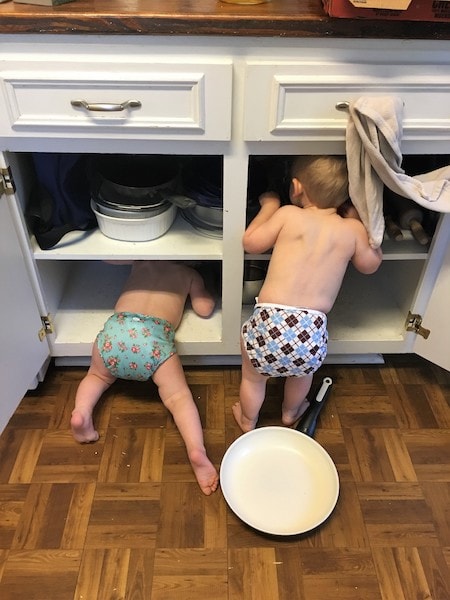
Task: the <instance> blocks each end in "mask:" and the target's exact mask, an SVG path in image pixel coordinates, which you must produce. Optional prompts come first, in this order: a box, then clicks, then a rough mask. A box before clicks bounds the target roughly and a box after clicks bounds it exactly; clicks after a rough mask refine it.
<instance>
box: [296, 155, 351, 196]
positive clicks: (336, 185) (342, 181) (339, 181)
mask: <svg viewBox="0 0 450 600" xmlns="http://www.w3.org/2000/svg"><path fill="white" fill-rule="evenodd" d="M291 175H292V184H291V192H290V196H291V202H292V203H293V204H301V201H300V196H301V193H302V192H304V193H305V194H306V196H307V197H308V199H309V201H310V202H311V203H312V204H314V205H315V206H317V207H318V208H338V207H339V206H341V204H343V203H344V202H345V201H346V200H347V199H348V172H347V162H346V160H345V158H344V157H342V156H299V157H297V158H296V159H295V160H294V163H293V165H292V169H291ZM295 180H297V183H300V186H298V185H297V184H296V181H295ZM296 200H297V201H296Z"/></svg>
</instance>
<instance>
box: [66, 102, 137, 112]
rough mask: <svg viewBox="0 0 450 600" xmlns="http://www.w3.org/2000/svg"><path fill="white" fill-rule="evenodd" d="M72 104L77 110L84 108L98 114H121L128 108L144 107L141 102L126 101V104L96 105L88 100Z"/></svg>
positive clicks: (98, 103) (96, 103)
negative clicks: (120, 112)
mask: <svg viewBox="0 0 450 600" xmlns="http://www.w3.org/2000/svg"><path fill="white" fill-rule="evenodd" d="M70 104H71V105H72V106H75V107H77V108H80V107H83V108H85V109H86V110H89V111H96V112H119V111H121V110H125V109H126V108H141V106H142V104H141V103H140V102H139V100H125V102H122V103H121V104H109V103H107V102H95V103H94V104H89V102H86V100H71V101H70Z"/></svg>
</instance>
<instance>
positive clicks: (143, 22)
mask: <svg viewBox="0 0 450 600" xmlns="http://www.w3.org/2000/svg"><path fill="white" fill-rule="evenodd" d="M8 33H10V34H17V33H28V34H34V33H39V34H45V33H51V34H122V35H124V34H129V35H152V36H155V35H197V36H205V35H214V36H222V35H225V36H258V37H260V36H268V37H293V38H295V37H298V38H302V37H325V38H375V39H377V38H378V39H387V38H399V39H441V40H442V39H444V40H450V23H442V22H441V23H424V22H419V21H402V22H400V21H381V20H380V21H371V20H366V19H337V18H331V17H328V16H327V15H326V14H325V13H324V11H323V8H322V3H321V0H272V1H271V2H269V3H266V4H258V5H232V4H226V3H223V2H221V1H220V0H76V1H75V2H69V3H67V4H62V5H60V6H56V7H43V6H36V5H31V4H18V3H17V4H16V3H14V2H6V3H3V4H0V34H8Z"/></svg>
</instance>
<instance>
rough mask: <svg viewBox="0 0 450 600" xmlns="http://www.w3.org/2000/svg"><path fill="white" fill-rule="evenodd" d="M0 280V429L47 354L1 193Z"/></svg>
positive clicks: (39, 321) (24, 270)
mask: <svg viewBox="0 0 450 600" xmlns="http://www.w3.org/2000/svg"><path fill="white" fill-rule="evenodd" d="M0 281H1V288H0V314H1V315H2V327H1V328H0V346H1V349H2V350H1V360H0V381H1V386H2V391H1V398H0V432H1V431H3V429H4V427H5V425H6V424H7V423H8V421H9V419H10V417H11V415H12V414H13V412H14V410H15V409H16V407H17V406H18V404H19V402H20V400H21V399H22V398H23V396H24V395H25V393H26V391H27V390H28V389H29V388H30V387H34V382H35V379H36V376H37V374H38V373H39V371H40V370H41V368H42V367H43V365H44V363H45V362H46V360H47V357H48V355H49V348H48V343H47V341H46V340H45V339H44V340H43V341H40V339H39V331H40V329H41V328H42V323H41V318H40V314H39V311H38V308H37V304H36V301H35V296H34V293H33V289H32V287H31V283H30V279H29V276H28V271H27V268H26V264H25V260H24V256H23V254H22V250H21V247H20V243H19V240H18V238H17V234H16V230H15V227H14V222H13V219H12V215H11V212H10V207H9V205H8V201H7V199H6V197H5V196H2V197H1V198H0Z"/></svg>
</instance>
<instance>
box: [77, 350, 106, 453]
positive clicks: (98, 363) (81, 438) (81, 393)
mask: <svg viewBox="0 0 450 600" xmlns="http://www.w3.org/2000/svg"><path fill="white" fill-rule="evenodd" d="M114 381H115V377H113V376H112V375H111V374H110V373H109V371H108V370H107V369H106V367H105V365H104V364H103V360H102V359H101V357H100V354H99V352H98V349H97V346H96V345H95V344H94V347H93V350H92V361H91V366H90V367H89V371H88V373H87V375H86V376H85V377H84V379H82V381H81V383H80V385H79V386H78V389H77V393H76V396H75V408H74V409H73V411H72V417H71V419H70V426H71V428H72V434H73V437H74V438H75V439H76V441H77V442H81V443H88V442H96V441H97V440H98V432H97V431H96V430H95V427H94V423H93V421H92V412H93V410H94V407H95V405H96V404H97V402H98V401H99V399H100V397H101V395H102V394H103V393H104V392H105V391H106V390H107V389H108V388H109V386H110V385H111V384H112V383H114Z"/></svg>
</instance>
